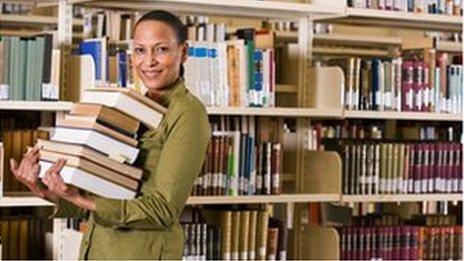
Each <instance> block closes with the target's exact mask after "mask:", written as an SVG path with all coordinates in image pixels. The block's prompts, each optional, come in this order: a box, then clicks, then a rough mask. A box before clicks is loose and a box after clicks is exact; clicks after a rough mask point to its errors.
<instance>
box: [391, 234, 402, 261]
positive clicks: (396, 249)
mask: <svg viewBox="0 0 464 261" xmlns="http://www.w3.org/2000/svg"><path fill="white" fill-rule="evenodd" d="M392 230H393V250H392V259H393V260H398V259H400V243H401V239H400V237H401V227H400V226H395V227H392Z"/></svg>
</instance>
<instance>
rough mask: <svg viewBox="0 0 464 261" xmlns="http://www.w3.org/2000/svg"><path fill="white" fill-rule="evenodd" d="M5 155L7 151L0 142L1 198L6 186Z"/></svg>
mask: <svg viewBox="0 0 464 261" xmlns="http://www.w3.org/2000/svg"><path fill="white" fill-rule="evenodd" d="M4 155H5V150H4V149H3V142H0V198H2V197H3V186H4V182H5V180H4V178H3V177H4V171H5V170H4V163H3V162H4V160H5V159H4Z"/></svg>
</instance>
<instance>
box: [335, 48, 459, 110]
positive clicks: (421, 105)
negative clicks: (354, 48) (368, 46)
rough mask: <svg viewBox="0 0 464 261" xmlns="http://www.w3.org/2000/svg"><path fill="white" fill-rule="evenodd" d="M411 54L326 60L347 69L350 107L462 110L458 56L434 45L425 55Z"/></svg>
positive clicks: (363, 108)
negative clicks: (438, 49)
mask: <svg viewBox="0 0 464 261" xmlns="http://www.w3.org/2000/svg"><path fill="white" fill-rule="evenodd" d="M410 56H411V55H409V54H405V55H404V56H403V57H399V58H393V59H379V58H374V59H363V58H358V57H349V58H337V59H330V60H328V61H327V63H328V64H329V65H337V66H340V67H341V68H342V70H343V71H344V74H345V107H346V108H347V109H349V110H374V111H417V112H443V113H452V114H459V113H462V112H463V108H462V96H463V93H462V89H463V85H462V82H463V80H462V79H463V72H462V71H463V68H462V64H460V63H459V57H456V58H453V57H451V56H449V55H448V54H447V53H437V54H436V52H435V50H434V49H429V50H426V51H424V54H423V55H422V56H423V57H424V59H419V58H418V56H417V55H416V54H413V55H412V56H411V57H410ZM461 59H462V58H461Z"/></svg>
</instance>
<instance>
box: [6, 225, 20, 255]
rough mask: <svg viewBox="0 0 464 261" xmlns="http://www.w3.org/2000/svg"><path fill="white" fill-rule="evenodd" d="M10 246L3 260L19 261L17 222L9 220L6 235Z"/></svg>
mask: <svg viewBox="0 0 464 261" xmlns="http://www.w3.org/2000/svg"><path fill="white" fill-rule="evenodd" d="M7 238H8V241H10V246H9V249H8V255H7V257H6V258H5V259H19V243H20V242H19V220H18V219H16V218H12V219H10V220H9V229H8V235H7Z"/></svg>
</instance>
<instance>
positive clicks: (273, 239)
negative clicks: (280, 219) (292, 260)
mask: <svg viewBox="0 0 464 261" xmlns="http://www.w3.org/2000/svg"><path fill="white" fill-rule="evenodd" d="M278 239H279V228H277V227H270V228H268V230H267V260H276V259H277V243H278Z"/></svg>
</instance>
